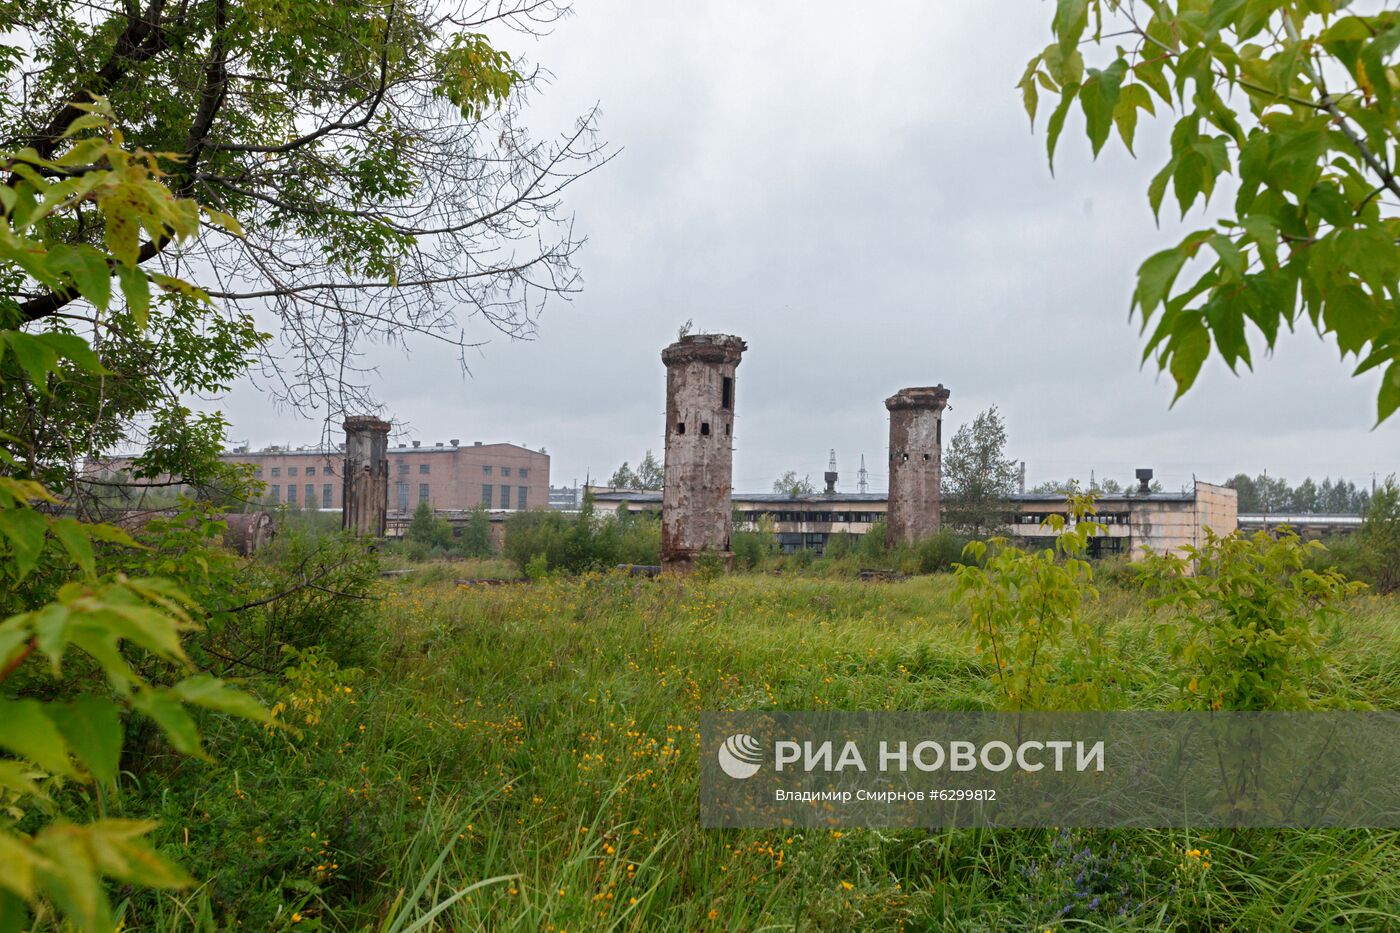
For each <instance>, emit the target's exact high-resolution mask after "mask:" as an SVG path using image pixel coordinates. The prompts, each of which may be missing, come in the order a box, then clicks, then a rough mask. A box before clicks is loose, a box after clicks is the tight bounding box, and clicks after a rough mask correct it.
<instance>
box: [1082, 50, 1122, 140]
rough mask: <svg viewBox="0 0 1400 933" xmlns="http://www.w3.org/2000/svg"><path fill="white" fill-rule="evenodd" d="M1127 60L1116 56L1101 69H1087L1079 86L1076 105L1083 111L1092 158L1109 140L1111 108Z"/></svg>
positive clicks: (1111, 120) (1116, 96)
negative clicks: (1110, 63) (1084, 77)
mask: <svg viewBox="0 0 1400 933" xmlns="http://www.w3.org/2000/svg"><path fill="white" fill-rule="evenodd" d="M1127 70H1128V63H1127V62H1126V61H1124V60H1123V59H1121V58H1120V59H1118V60H1117V61H1115V62H1114V63H1113V64H1112V65H1109V66H1108V67H1107V68H1105V69H1104V70H1103V71H1099V70H1097V69H1094V68H1090V69H1089V77H1088V78H1087V79H1085V81H1084V84H1083V86H1082V87H1080V89H1079V105H1080V107H1081V108H1083V110H1084V123H1085V127H1086V129H1087V131H1088V134H1089V144H1090V145H1091V146H1092V147H1093V150H1094V156H1095V158H1097V157H1098V154H1099V150H1100V149H1102V148H1103V144H1104V143H1106V142H1107V141H1108V134H1109V132H1110V130H1111V129H1112V128H1113V117H1114V109H1115V108H1116V107H1117V106H1118V94H1119V89H1120V88H1121V86H1122V83H1123V75H1124V74H1125V73H1126V72H1127Z"/></svg>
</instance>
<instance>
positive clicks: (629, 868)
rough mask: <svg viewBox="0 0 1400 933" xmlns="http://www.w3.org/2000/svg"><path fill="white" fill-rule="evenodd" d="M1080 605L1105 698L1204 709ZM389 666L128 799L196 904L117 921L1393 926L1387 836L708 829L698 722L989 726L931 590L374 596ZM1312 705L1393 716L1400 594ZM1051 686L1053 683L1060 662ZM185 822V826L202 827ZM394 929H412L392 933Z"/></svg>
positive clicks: (158, 901) (570, 582) (1361, 600)
mask: <svg viewBox="0 0 1400 933" xmlns="http://www.w3.org/2000/svg"><path fill="white" fill-rule="evenodd" d="M1100 589H1101V593H1100V595H1099V596H1098V597H1097V598H1094V597H1089V596H1086V597H1085V598H1084V599H1083V600H1082V601H1081V604H1080V605H1079V608H1078V609H1077V610H1076V613H1077V618H1078V620H1079V624H1081V625H1082V626H1083V627H1084V629H1085V631H1086V632H1088V633H1093V634H1094V636H1095V637H1101V638H1102V642H1103V644H1102V652H1103V654H1104V656H1105V658H1107V659H1109V661H1110V662H1111V664H1112V666H1113V668H1114V677H1115V683H1116V685H1117V686H1116V689H1115V691H1114V693H1113V704H1114V705H1116V706H1119V707H1122V708H1132V709H1162V708H1167V707H1171V706H1174V705H1177V704H1178V703H1179V702H1180V701H1182V700H1183V698H1186V697H1189V696H1191V695H1192V694H1191V693H1190V691H1189V689H1188V684H1189V681H1187V680H1184V679H1183V674H1184V668H1183V667H1182V666H1181V664H1180V662H1179V661H1178V660H1177V659H1176V658H1175V656H1174V654H1173V651H1172V649H1171V646H1170V645H1168V644H1167V643H1165V642H1163V641H1161V640H1159V639H1158V637H1157V635H1156V629H1157V628H1158V626H1159V625H1160V624H1161V623H1163V622H1165V621H1168V620H1169V619H1172V618H1176V617H1178V615H1179V614H1180V613H1183V612H1186V611H1187V610H1186V609H1185V608H1183V607H1176V606H1162V607H1161V608H1159V609H1154V608H1152V607H1151V606H1149V605H1148V601H1147V599H1146V598H1145V597H1144V595H1143V594H1142V593H1141V592H1140V591H1138V590H1136V589H1132V590H1129V589H1123V588H1119V587H1116V586H1113V585H1101V587H1100ZM376 595H377V596H380V597H382V598H381V599H380V600H378V601H377V602H376V603H375V605H377V606H381V607H382V610H381V612H382V615H381V619H382V621H381V623H380V625H379V626H378V627H377V629H376V631H377V634H376V638H377V643H376V646H375V649H374V651H373V653H372V654H373V657H374V659H375V660H374V662H373V663H371V664H365V665H361V666H359V669H350V668H347V667H344V666H339V665H336V664H335V663H333V662H331V661H330V660H329V659H328V658H326V657H324V656H323V655H321V654H320V653H318V652H314V651H313V652H309V653H301V654H299V655H297V656H296V657H295V661H294V663H293V664H292V666H290V667H289V668H287V669H286V670H285V671H284V672H283V673H282V674H281V675H279V676H278V677H277V678H275V679H274V678H266V679H261V680H260V681H259V682H258V683H259V686H258V689H259V691H260V692H261V693H262V694H263V696H264V699H265V701H266V702H267V704H268V705H269V706H271V707H272V708H273V709H276V710H277V711H278V712H277V715H278V718H279V719H280V720H283V721H285V722H288V723H289V724H293V725H295V726H296V727H297V731H295V732H291V731H277V730H273V731H268V730H265V729H263V728H261V727H257V726H247V725H241V724H239V723H237V722H235V721H230V720H219V721H210V722H209V723H207V724H206V725H205V728H206V732H207V736H206V742H207V744H208V747H209V748H210V751H211V753H212V754H213V757H214V759H215V760H214V762H200V761H193V760H188V761H184V762H179V763H177V762H175V761H169V762H168V763H167V764H166V765H165V766H164V767H165V770H164V771H163V772H162V773H160V774H148V775H147V776H146V777H145V778H144V779H143V780H142V781H141V782H139V783H138V782H136V781H126V782H124V784H123V790H122V793H123V798H122V799H123V806H124V807H125V808H126V810H127V811H128V812H141V813H146V814H152V815H156V816H159V817H160V818H161V825H162V828H161V829H160V830H159V833H160V835H159V837H158V838H159V840H160V842H161V845H162V849H163V851H166V852H167V853H169V854H170V855H172V856H173V857H175V858H177V859H179V860H180V861H181V862H182V863H184V864H188V865H190V866H194V867H196V868H197V870H198V872H199V876H200V880H201V882H203V885H202V886H201V887H198V888H194V889H189V890H185V891H175V892H165V893H159V892H146V893H137V892H130V893H128V894H124V895H123V897H124V898H125V900H124V901H123V902H122V903H121V904H120V907H121V908H122V909H123V910H124V911H125V912H126V918H127V923H128V928H131V929H137V928H139V929H173V928H177V927H184V926H186V925H189V924H190V919H189V918H195V919H196V921H198V920H199V918H205V919H204V920H203V921H202V923H203V925H204V927H205V928H208V929H213V928H215V927H216V926H217V927H218V928H223V927H226V926H234V925H242V926H243V927H244V928H248V929H284V930H299V929H307V928H318V927H319V928H322V929H335V930H351V929H389V928H397V929H404V928H406V927H407V926H409V925H410V924H412V923H413V922H415V921H416V920H417V919H419V918H425V917H426V916H427V915H428V914H429V912H430V911H432V910H434V909H435V908H436V906H437V905H446V906H445V907H444V908H443V909H442V912H441V913H439V914H437V915H436V917H435V918H434V919H433V920H432V921H431V922H430V923H429V925H428V928H438V929H449V928H450V929H490V930H531V931H534V930H548V929H551V928H553V929H554V930H556V931H558V930H588V929H607V928H613V929H633V928H635V929H685V930H721V929H755V928H760V927H769V926H782V927H787V928H797V929H811V930H833V929H838V930H839V929H849V930H856V929H872V928H874V929H898V928H900V927H901V926H902V927H905V928H908V929H1037V930H1043V929H1045V928H1047V927H1052V928H1054V929H1061V928H1062V925H1063V928H1065V929H1074V928H1077V927H1075V926H1072V925H1070V924H1075V923H1077V924H1080V925H1084V924H1087V925H1088V927H1087V928H1104V929H1141V928H1173V929H1221V928H1223V929H1237V930H1246V929H1247V930H1258V929H1316V928H1320V927H1326V926H1331V925H1340V926H1343V927H1346V926H1348V925H1358V924H1356V923H1353V921H1354V920H1355V918H1365V919H1364V922H1360V923H1359V925H1360V926H1370V927H1372V928H1382V929H1383V928H1385V927H1387V926H1389V925H1395V924H1397V923H1400V909H1398V908H1397V906H1396V905H1397V904H1400V887H1397V882H1396V879H1397V878H1400V834H1397V833H1396V832H1393V831H1372V830H1356V831H1310V830H1309V831H1303V830H1299V831H1267V832H1264V831H1223V830H1219V831H1211V832H1208V833H1206V834H1204V835H1201V834H1198V833H1194V832H1188V831H1179V830H1164V831H1149V830H1132V831H1129V830H1120V831H1102V830H1097V831H1088V830H1062V831H1054V830H1025V831H999V832H992V831H979V830H957V831H944V832H934V833H928V832H923V831H883V830H881V831H875V830H845V831H841V832H832V831H816V830H801V831H790V830H789V831H784V830H746V831H735V832H715V831H707V830H702V829H700V828H699V826H698V824H697V822H696V819H695V806H696V794H697V787H696V780H697V778H696V775H697V773H698V764H697V755H698V746H697V743H698V731H697V730H698V715H699V712H700V711H701V710H706V709H828V708H830V709H872V710H876V709H991V708H998V707H1002V706H1004V705H1005V699H1004V696H1003V693H1002V691H1001V689H1000V688H999V687H998V684H997V679H996V677H995V668H994V665H993V663H992V661H991V659H990V658H989V656H988V653H987V652H986V651H985V650H983V651H981V652H979V651H978V642H979V639H978V635H977V632H976V630H975V628H974V627H972V626H970V625H969V623H968V621H967V618H968V616H967V612H966V610H965V609H964V608H962V607H961V606H960V605H959V603H958V601H957V600H956V599H955V598H954V581H953V579H952V578H951V577H949V576H946V575H938V576H928V577H920V578H916V579H910V580H905V581H898V582H894V583H883V584H866V583H860V582H857V581H853V580H843V579H819V578H812V577H779V578H775V577H771V576H761V575H752V574H750V575H729V576H719V577H716V578H714V579H710V580H702V579H697V578H695V577H691V578H689V579H687V580H684V581H681V580H676V579H664V578H663V579H659V580H642V579H638V578H636V577H631V576H626V575H622V574H603V575H600V574H584V575H581V576H574V577H568V576H551V577H549V578H548V579H545V580H542V581H540V582H537V583H532V584H525V583H522V584H512V585H505V586H495V587H458V586H454V585H452V584H451V582H450V581H442V582H426V580H425V579H424V578H421V577H418V576H416V575H411V576H408V577H404V578H402V579H400V580H395V581H385V582H382V583H379V584H376ZM1342 608H1343V610H1344V612H1345V624H1344V625H1343V626H1341V627H1340V628H1339V630H1338V631H1337V632H1336V634H1335V636H1334V637H1332V638H1331V640H1330V641H1329V643H1328V646H1327V648H1328V660H1327V667H1328V671H1327V672H1324V673H1318V674H1314V673H1310V672H1308V671H1301V675H1302V678H1303V679H1302V681H1301V683H1302V684H1303V686H1304V688H1305V690H1306V691H1307V693H1308V695H1309V696H1310V697H1311V698H1312V699H1313V700H1315V701H1317V702H1332V703H1336V702H1340V701H1346V702H1367V703H1370V704H1371V705H1374V706H1376V707H1379V708H1394V707H1395V705H1396V704H1397V703H1400V678H1397V677H1396V676H1395V675H1394V671H1393V670H1392V668H1393V667H1394V665H1393V663H1392V661H1391V660H1390V659H1393V658H1394V656H1395V653H1396V651H1397V649H1400V605H1398V604H1397V603H1396V602H1395V601H1394V600H1393V599H1387V598H1380V597H1375V596H1369V595H1358V596H1351V597H1347V601H1346V602H1345V603H1344V605H1343V607H1342ZM1076 643H1077V640H1076V639H1075V638H1071V637H1069V634H1068V632H1066V634H1065V637H1064V639H1063V640H1062V646H1063V647H1062V649H1057V650H1056V651H1052V652H1051V658H1052V663H1051V665H1050V667H1049V668H1048V674H1047V677H1048V679H1049V682H1050V683H1051V684H1052V685H1053V684H1056V683H1068V681H1064V678H1065V677H1068V676H1070V672H1069V669H1068V668H1066V667H1064V666H1063V665H1062V664H1061V663H1059V660H1060V659H1061V658H1062V655H1061V654H1060V653H1059V651H1062V650H1064V649H1066V648H1068V646H1071V645H1073V644H1076ZM186 831H188V832H186ZM395 925H397V926H395Z"/></svg>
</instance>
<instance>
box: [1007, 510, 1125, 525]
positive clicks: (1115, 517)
mask: <svg viewBox="0 0 1400 933" xmlns="http://www.w3.org/2000/svg"><path fill="white" fill-rule="evenodd" d="M1051 515H1059V516H1060V517H1062V518H1063V517H1064V515H1065V513H1064V512H1022V513H1021V514H1020V515H1017V516H1016V517H1015V518H1014V519H1012V523H1013V524H1016V525H1039V524H1040V523H1041V522H1043V521H1045V519H1047V518H1049V517H1050V516H1051ZM1093 521H1096V522H1098V523H1099V524H1101V525H1126V524H1128V513H1127V512H1100V513H1099V514H1097V515H1095V516H1093Z"/></svg>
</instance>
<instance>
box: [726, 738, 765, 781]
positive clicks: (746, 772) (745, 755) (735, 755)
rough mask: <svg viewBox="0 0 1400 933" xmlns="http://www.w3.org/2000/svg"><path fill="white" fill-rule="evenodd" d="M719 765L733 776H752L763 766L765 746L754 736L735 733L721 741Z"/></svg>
mask: <svg viewBox="0 0 1400 933" xmlns="http://www.w3.org/2000/svg"><path fill="white" fill-rule="evenodd" d="M719 766H720V769H721V770H722V771H724V773H725V774H727V775H729V776H730V777H732V778H738V779H739V780H743V779H744V778H751V777H753V776H754V775H755V774H757V773H758V769H759V768H760V767H762V766H763V748H762V746H760V745H759V744H758V739H756V738H754V737H753V736H751V735H746V734H745V733H743V732H738V733H735V734H734V735H731V736H730V737H729V738H727V739H725V740H724V741H723V742H722V743H720V746H719Z"/></svg>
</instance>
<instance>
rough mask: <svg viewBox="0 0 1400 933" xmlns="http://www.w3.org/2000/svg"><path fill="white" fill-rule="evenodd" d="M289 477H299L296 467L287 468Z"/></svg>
mask: <svg viewBox="0 0 1400 933" xmlns="http://www.w3.org/2000/svg"><path fill="white" fill-rule="evenodd" d="M287 475H288V476H296V475H297V468H296V467H287Z"/></svg>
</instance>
